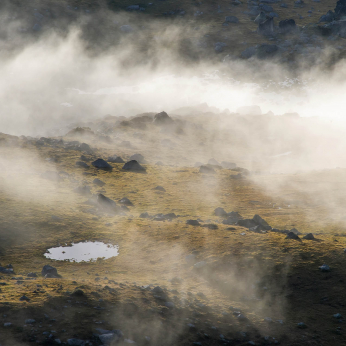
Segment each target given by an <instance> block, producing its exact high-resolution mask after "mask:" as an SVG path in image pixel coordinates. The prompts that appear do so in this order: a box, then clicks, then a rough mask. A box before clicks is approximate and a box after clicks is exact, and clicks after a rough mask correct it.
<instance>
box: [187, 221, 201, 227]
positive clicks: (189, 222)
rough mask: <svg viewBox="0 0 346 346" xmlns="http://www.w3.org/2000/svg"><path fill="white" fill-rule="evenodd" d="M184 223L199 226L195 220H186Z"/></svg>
mask: <svg viewBox="0 0 346 346" xmlns="http://www.w3.org/2000/svg"><path fill="white" fill-rule="evenodd" d="M186 224H187V225H190V226H200V225H201V224H200V223H199V222H198V221H197V220H187V221H186Z"/></svg>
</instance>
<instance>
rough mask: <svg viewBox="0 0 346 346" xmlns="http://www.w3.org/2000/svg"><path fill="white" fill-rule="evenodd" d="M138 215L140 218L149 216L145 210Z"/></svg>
mask: <svg viewBox="0 0 346 346" xmlns="http://www.w3.org/2000/svg"><path fill="white" fill-rule="evenodd" d="M139 217H140V218H141V219H148V218H149V217H150V215H149V214H148V213H147V212H145V213H142V214H141V215H139Z"/></svg>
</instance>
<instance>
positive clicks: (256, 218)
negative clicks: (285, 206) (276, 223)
mask: <svg viewBox="0 0 346 346" xmlns="http://www.w3.org/2000/svg"><path fill="white" fill-rule="evenodd" d="M252 220H253V221H254V222H255V223H256V225H259V226H261V227H262V228H263V229H265V230H267V231H270V230H271V229H272V228H271V227H270V226H269V225H268V223H267V222H266V221H265V220H263V219H262V218H261V217H260V216H259V215H257V214H256V215H255V216H254V217H253V218H252Z"/></svg>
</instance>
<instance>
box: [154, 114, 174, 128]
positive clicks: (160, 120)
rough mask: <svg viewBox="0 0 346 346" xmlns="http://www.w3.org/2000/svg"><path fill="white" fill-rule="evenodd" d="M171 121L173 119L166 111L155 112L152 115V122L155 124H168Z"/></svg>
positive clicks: (172, 121)
mask: <svg viewBox="0 0 346 346" xmlns="http://www.w3.org/2000/svg"><path fill="white" fill-rule="evenodd" d="M173 123H174V120H173V119H172V118H171V117H170V116H169V115H168V114H167V113H166V112H161V113H157V114H156V115H155V116H154V124H156V125H170V124H173Z"/></svg>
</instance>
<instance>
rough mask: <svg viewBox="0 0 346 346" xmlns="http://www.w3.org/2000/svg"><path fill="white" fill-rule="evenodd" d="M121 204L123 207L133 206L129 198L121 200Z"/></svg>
mask: <svg viewBox="0 0 346 346" xmlns="http://www.w3.org/2000/svg"><path fill="white" fill-rule="evenodd" d="M119 203H120V204H122V205H127V206H133V203H132V202H131V201H130V200H129V199H128V198H127V197H123V198H122V199H120V200H119Z"/></svg>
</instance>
